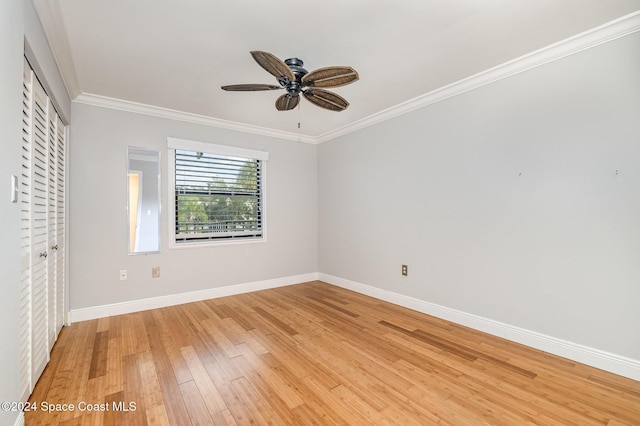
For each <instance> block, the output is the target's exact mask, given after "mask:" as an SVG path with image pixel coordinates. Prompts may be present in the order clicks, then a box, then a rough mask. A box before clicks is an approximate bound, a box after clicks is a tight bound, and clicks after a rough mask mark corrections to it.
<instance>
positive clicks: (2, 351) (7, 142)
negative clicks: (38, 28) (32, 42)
mask: <svg viewBox="0 0 640 426" xmlns="http://www.w3.org/2000/svg"><path fill="white" fill-rule="evenodd" d="M23 34H24V27H23V22H22V1H21V0H10V1H5V2H3V4H2V7H0V61H1V62H2V65H1V66H0V144H1V146H2V155H0V195H1V196H0V223H2V224H3V227H4V232H3V236H2V238H0V259H2V272H1V275H2V279H0V294H1V295H2V297H0V341H1V342H2V345H0V401H17V399H18V398H20V392H19V389H20V383H19V376H18V373H19V371H20V358H19V352H18V347H19V343H18V330H19V324H18V318H19V316H20V311H19V306H20V305H19V301H20V299H19V293H18V289H19V283H20V210H19V207H18V204H12V203H11V200H10V198H9V188H10V182H11V180H10V179H11V175H12V174H14V175H16V176H20V150H21V143H20V141H21V134H22V129H21V127H20V123H21V121H22V117H21V115H22V114H21V111H22V63H23V59H22V51H23V47H22V46H23ZM17 416H18V413H14V412H5V411H0V424H3V425H4V424H12V423H13V422H14V420H15V419H16V417H17Z"/></svg>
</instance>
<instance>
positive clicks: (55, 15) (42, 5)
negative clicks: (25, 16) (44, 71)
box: [33, 0, 80, 99]
mask: <svg viewBox="0 0 640 426" xmlns="http://www.w3.org/2000/svg"><path fill="white" fill-rule="evenodd" d="M33 7H34V9H35V10H36V14H37V15H38V19H40V25H42V29H43V30H44V34H45V37H46V38H47V41H48V42H49V48H50V49H51V53H52V54H53V58H54V60H55V61H56V64H58V69H59V70H60V74H61V76H62V82H63V83H64V86H65V87H66V89H67V93H68V94H69V98H71V99H73V98H75V97H76V96H78V95H79V94H80V86H79V84H78V78H77V74H76V69H75V66H74V64H73V57H72V55H71V49H70V47H69V40H68V39H67V33H66V31H65V29H64V25H60V24H59V23H61V22H64V19H63V18H62V12H61V11H60V4H59V2H57V1H49V0H33Z"/></svg>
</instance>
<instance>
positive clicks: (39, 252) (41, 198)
mask: <svg viewBox="0 0 640 426" xmlns="http://www.w3.org/2000/svg"><path fill="white" fill-rule="evenodd" d="M48 128H49V98H48V97H47V94H46V93H45V92H44V89H43V88H42V86H41V85H40V84H39V83H38V82H37V81H36V80H34V81H33V138H32V141H33V145H32V148H33V149H32V152H31V164H32V169H31V191H32V192H31V336H32V342H31V357H32V358H31V359H32V365H31V371H32V377H34V378H35V377H40V374H42V371H43V370H44V367H45V366H46V365H47V362H49V340H48V338H49V336H48V333H47V330H48V329H49V327H48V323H49V317H48V306H47V298H48V287H47V282H48V278H49V272H48V266H49V262H48V259H47V257H48V254H49V250H48V249H49V247H48V230H49V229H48V222H49V220H48V210H49V196H48V179H49V169H48V155H49V154H48V147H49V135H48V133H49V132H48Z"/></svg>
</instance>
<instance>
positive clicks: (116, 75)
mask: <svg viewBox="0 0 640 426" xmlns="http://www.w3.org/2000/svg"><path fill="white" fill-rule="evenodd" d="M33 1H34V4H35V6H36V9H37V11H38V14H39V16H40V19H41V21H42V24H43V27H44V29H45V32H46V34H47V38H48V39H49V43H50V44H51V46H52V50H53V51H54V56H55V57H56V60H57V62H58V65H59V68H60V70H61V72H62V74H63V79H64V81H65V84H66V86H67V89H68V90H69V92H70V95H71V98H72V99H73V98H76V97H77V96H78V95H81V94H84V95H98V96H102V97H107V98H114V99H119V100H125V101H130V102H136V103H140V104H146V105H152V106H155V107H161V108H167V109H170V110H177V111H182V112H187V113H192V114H197V115H201V116H205V117H211V118H213V119H215V120H223V122H231V123H240V124H242V125H251V126H259V127H261V128H267V129H273V130H275V131H282V132H293V133H300V134H301V135H306V136H309V137H311V138H317V137H320V136H321V135H323V134H327V133H329V132H331V131H334V130H335V129H339V128H342V127H344V126H348V125H350V124H352V123H355V122H358V121H362V120H365V119H366V118H367V117H371V116H372V115H374V114H376V113H380V112H381V111H384V110H388V109H390V108H394V107H395V106H397V105H399V104H402V103H403V102H406V101H409V100H411V99H413V98H416V97H418V96H420V95H423V94H426V93H429V92H432V91H433V90H435V89H438V88H440V87H443V86H446V85H448V84H450V83H453V82H456V81H459V80H461V79H463V78H466V77H469V76H472V75H474V74H477V73H479V72H481V71H483V70H486V69H489V68H492V67H495V66H497V65H500V64H502V63H505V62H507V61H509V60H512V59H514V58H517V57H520V56H522V55H525V54H527V53H530V52H532V51H535V50H537V49H541V48H543V47H546V46H549V45H551V44H553V43H556V42H558V41H560V40H563V39H566V38H568V37H571V36H573V35H576V34H578V33H581V32H584V31H586V30H590V29H592V28H594V27H597V26H599V25H602V24H604V23H607V22H609V21H612V20H614V19H616V18H619V17H621V16H623V15H627V14H629V13H631V12H634V11H637V10H639V9H640V0H606V1H605V0H482V1H480V0H446V1H445V0H324V1H322V2H305V1H301V0H272V1H264V0H233V1H213V0H109V1H104V0H33ZM250 50H265V51H268V52H271V53H273V54H275V55H276V56H278V57H279V58H281V59H283V60H284V59H285V58H289V57H299V58H301V59H303V60H304V66H305V68H306V69H307V70H309V71H311V70H314V69H316V68H320V67H325V66H330V65H350V66H352V67H353V68H355V69H356V70H357V71H358V73H359V75H360V80H359V81H357V82H355V83H353V84H351V85H348V86H344V87H339V88H336V89H332V90H334V91H335V92H336V93H338V94H340V95H342V96H343V97H345V98H346V99H347V100H348V101H349V102H350V104H351V105H350V106H349V108H348V109H347V110H346V111H343V112H332V111H327V110H324V109H321V108H318V107H316V106H315V105H313V104H311V103H309V102H308V101H306V100H305V99H302V100H301V102H300V107H299V108H296V109H295V110H292V111H286V112H279V111H276V109H275V107H274V102H275V100H276V98H277V97H278V96H279V95H280V94H281V93H280V92H272V91H267V92H225V91H223V90H221V89H220V86H221V85H225V84H237V83H270V84H274V83H276V81H275V78H274V77H272V76H271V75H270V74H268V73H267V72H266V71H264V70H263V69H262V68H260V66H258V64H257V63H255V62H254V60H253V59H252V58H251V56H250V54H249V51H250ZM298 122H300V123H301V126H300V129H298Z"/></svg>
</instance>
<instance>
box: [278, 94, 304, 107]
mask: <svg viewBox="0 0 640 426" xmlns="http://www.w3.org/2000/svg"><path fill="white" fill-rule="evenodd" d="M299 102H300V96H292V95H290V94H288V93H285V94H284V95H282V96H280V97H279V98H278V99H276V109H277V110H278V111H289V110H290V109H294V108H295V107H297V106H298V103H299Z"/></svg>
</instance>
